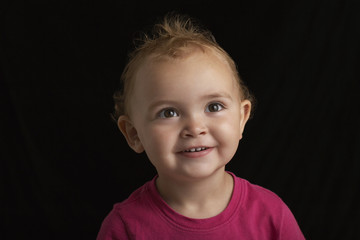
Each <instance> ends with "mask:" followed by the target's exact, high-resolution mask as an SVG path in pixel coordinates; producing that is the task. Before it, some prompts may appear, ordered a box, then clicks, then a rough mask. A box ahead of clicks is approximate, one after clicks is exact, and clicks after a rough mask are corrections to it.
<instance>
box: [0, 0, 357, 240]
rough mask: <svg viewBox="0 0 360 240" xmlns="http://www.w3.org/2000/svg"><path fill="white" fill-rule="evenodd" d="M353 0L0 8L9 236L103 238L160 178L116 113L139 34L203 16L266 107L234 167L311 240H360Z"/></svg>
mask: <svg viewBox="0 0 360 240" xmlns="http://www.w3.org/2000/svg"><path fill="white" fill-rule="evenodd" d="M356 2H357V1H355V0H353V1H346V0H337V1H336V0H330V1H325V0H323V1H317V0H315V1H265V0H263V1H238V5H237V6H235V5H234V3H232V4H227V3H225V2H223V1H221V2H217V3H216V4H211V3H209V2H208V1H198V2H196V3H194V2H191V1H188V2H187V1H182V2H179V3H167V4H165V5H164V4H160V3H154V2H150V1H149V3H148V4H144V3H141V4H140V3H135V2H134V3H130V2H122V1H110V0H102V1H69V2H67V1H47V3H43V2H40V1H31V3H22V2H18V1H11V2H2V3H1V5H0V12H1V19H0V20H1V21H0V26H1V35H0V40H1V46H0V60H1V72H0V74H1V75H0V77H1V81H0V93H1V99H0V100H1V101H0V107H1V110H0V115H1V118H0V119H1V120H0V121H1V128H0V130H1V132H0V141H1V142H0V144H1V145H0V152H1V155H0V157H1V166H0V173H1V175H0V177H1V185H0V187H1V193H0V194H1V197H0V201H1V202H0V203H1V213H0V216H1V221H3V222H4V223H5V224H1V225H2V228H3V229H1V233H0V238H1V239H29V238H32V239H95V237H96V234H97V232H98V230H99V228H100V224H101V222H102V220H103V219H104V217H105V216H106V214H107V213H108V212H109V211H110V210H111V208H112V205H113V204H114V203H115V202H119V201H122V200H124V199H125V198H126V197H127V196H128V195H129V194H130V193H131V192H132V191H133V190H135V189H136V188H137V187H139V186H141V185H142V184H143V183H144V182H145V181H147V180H150V179H151V178H152V177H153V176H154V174H155V171H154V169H153V167H152V166H151V165H150V163H149V162H148V160H147V159H146V156H145V155H144V154H142V155H137V154H135V153H133V152H132V151H131V150H130V148H128V146H127V145H126V143H125V141H124V139H123V137H122V135H121V133H120V132H119V131H118V130H117V127H116V125H115V123H114V122H112V120H111V118H110V113H111V112H112V109H113V101H112V94H113V92H114V91H115V89H116V88H117V87H118V86H119V83H118V82H119V77H120V74H121V71H122V69H123V67H124V65H125V62H126V59H127V53H128V51H129V50H130V49H131V47H132V38H133V36H134V35H135V34H136V32H137V31H140V30H143V29H147V28H148V27H149V26H151V24H152V23H154V21H156V20H157V19H158V18H159V17H161V16H162V15H163V14H165V13H166V12H168V11H170V10H176V11H178V12H180V13H186V14H189V15H190V16H193V17H195V18H197V19H199V20H200V21H201V22H202V23H203V24H204V25H205V26H206V27H207V28H209V29H210V30H211V31H212V32H213V34H214V35H215V37H216V39H217V41H218V42H219V44H220V45H221V46H222V47H223V48H224V49H225V50H226V51H228V52H229V53H230V55H231V56H232V57H233V58H234V60H235V61H236V63H237V64H238V68H239V72H240V74H241V76H242V77H243V79H244V80H245V82H246V83H247V84H248V86H249V88H250V89H251V90H252V91H253V93H254V94H255V96H256V98H257V100H258V103H257V108H256V110H255V113H254V117H253V119H251V120H250V121H249V122H248V124H247V126H246V129H245V134H244V138H243V140H242V141H241V143H240V147H239V150H238V152H237V154H236V156H235V157H234V159H233V160H232V162H231V163H230V164H229V165H228V168H227V169H228V170H230V171H232V172H234V173H235V174H237V175H238V176H240V177H243V178H246V179H248V180H249V181H251V182H253V183H255V184H259V185H261V186H264V187H266V188H268V189H270V190H272V191H274V192H275V193H277V194H278V195H279V196H280V197H281V198H282V199H283V200H284V201H285V202H286V203H287V205H288V206H289V207H290V209H291V210H292V212H293V214H294V215H295V217H296V219H297V220H298V223H299V225H300V227H301V229H302V231H303V233H304V235H305V236H306V238H307V239H356V238H357V237H359V231H358V229H359V228H360V223H359V202H360V198H359V195H360V194H359V193H360V163H359V160H360V150H359V149H360V127H359V121H360V118H359V115H360V114H359V111H360V101H359V90H360V88H359V79H360V78H359V54H360V49H359V44H360V42H359V41H360V38H359V37H358V35H359V34H360V25H359V20H360V19H359V12H360V8H359V6H358V4H357V3H356Z"/></svg>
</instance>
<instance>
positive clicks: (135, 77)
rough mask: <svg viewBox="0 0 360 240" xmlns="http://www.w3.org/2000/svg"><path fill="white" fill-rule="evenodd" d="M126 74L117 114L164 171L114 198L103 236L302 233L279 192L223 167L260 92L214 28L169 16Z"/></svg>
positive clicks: (133, 142) (106, 239) (135, 144)
mask: <svg viewBox="0 0 360 240" xmlns="http://www.w3.org/2000/svg"><path fill="white" fill-rule="evenodd" d="M122 81H123V84H124V87H123V91H122V92H121V93H117V94H115V96H114V99H115V114H114V117H115V118H116V120H117V123H118V126H119V129H120V130H121V132H122V134H123V135H124V137H125V139H126V141H127V143H128V145H129V146H130V147H131V148H132V149H133V150H134V151H135V152H137V153H141V152H143V151H145V153H146V155H147V156H148V158H149V160H150V162H151V163H152V164H153V165H154V167H155V168H156V171H157V175H156V176H155V177H154V178H153V179H152V180H151V181H149V182H147V183H145V184H144V185H143V186H142V187H140V188H139V189H138V190H136V191H135V192H133V193H132V194H131V195H130V196H129V198H128V199H126V200H125V201H123V202H121V203H118V204H115V205H114V208H113V210H112V211H111V212H110V213H109V215H108V216H107V217H106V218H105V220H104V221H103V223H102V226H101V229H100V231H99V233H98V237H97V239H98V240H110V239H122V240H124V239H171V240H177V239H181V240H184V239H187V240H188V239H196V240H199V239H206V240H212V239H214V240H219V239H254V240H255V239H259V240H260V239H261V240H264V239H289V240H297V239H304V236H303V234H302V232H301V230H300V228H299V226H298V224H297V222H296V220H295V218H294V216H293V214H292V213H291V211H290V210H289V209H288V207H287V206H286V205H285V203H284V202H283V201H282V200H281V199H280V198H279V197H278V196H277V195H276V194H274V193H273V192H271V191H269V190H266V189H264V188H262V187H260V186H257V185H254V184H251V183H249V182H248V181H247V180H245V179H242V178H239V177H237V176H235V175H234V174H233V173H231V172H228V171H226V170H225V166H226V164H227V163H228V162H229V161H230V160H231V159H232V158H233V156H234V155H235V152H236V151H237V147H238V144H239V140H240V139H241V138H242V133H243V131H244V127H245V124H246V122H247V121H248V119H249V116H250V114H251V106H252V99H253V98H252V96H251V94H250V93H249V91H248V89H247V87H246V86H245V84H244V83H243V81H242V80H241V78H240V77H239V75H238V73H237V69H236V65H235V63H234V61H233V60H232V59H231V57H230V56H229V55H228V54H227V53H226V52H225V51H224V50H223V49H222V48H221V47H220V46H219V45H218V44H217V43H216V41H215V39H214V37H213V36H212V34H211V33H210V32H208V31H206V30H203V29H201V28H199V27H198V26H197V25H195V24H194V21H193V20H192V19H190V18H188V17H186V16H181V15H174V14H169V15H166V16H165V18H164V20H163V22H161V23H160V24H156V25H155V26H154V30H153V34H152V35H150V36H145V37H144V41H143V42H142V44H141V45H140V46H139V47H138V48H137V49H136V50H134V52H133V53H132V55H131V56H130V60H129V62H128V64H127V66H126V68H125V70H124V72H123V74H122Z"/></svg>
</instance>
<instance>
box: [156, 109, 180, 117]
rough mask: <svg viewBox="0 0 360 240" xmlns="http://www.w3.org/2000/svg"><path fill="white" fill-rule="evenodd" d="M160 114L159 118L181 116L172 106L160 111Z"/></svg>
mask: <svg viewBox="0 0 360 240" xmlns="http://www.w3.org/2000/svg"><path fill="white" fill-rule="evenodd" d="M158 115H159V118H172V117H178V116H179V114H178V113H177V112H176V110H175V109H172V108H167V109H164V110H162V111H160V113H159V114H158Z"/></svg>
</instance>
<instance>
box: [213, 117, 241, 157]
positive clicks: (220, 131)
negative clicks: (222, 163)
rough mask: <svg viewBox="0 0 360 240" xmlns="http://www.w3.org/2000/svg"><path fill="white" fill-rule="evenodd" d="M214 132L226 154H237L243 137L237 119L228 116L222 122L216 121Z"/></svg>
mask: <svg viewBox="0 0 360 240" xmlns="http://www.w3.org/2000/svg"><path fill="white" fill-rule="evenodd" d="M213 133H214V137H215V138H216V139H217V141H218V143H219V145H220V146H221V147H222V148H221V149H223V151H224V152H223V153H224V154H229V155H233V154H235V152H236V150H237V148H238V145H239V140H240V138H241V130H240V124H239V123H238V121H236V119H232V118H228V119H225V120H224V121H221V122H217V123H216V122H215V130H214V131H213Z"/></svg>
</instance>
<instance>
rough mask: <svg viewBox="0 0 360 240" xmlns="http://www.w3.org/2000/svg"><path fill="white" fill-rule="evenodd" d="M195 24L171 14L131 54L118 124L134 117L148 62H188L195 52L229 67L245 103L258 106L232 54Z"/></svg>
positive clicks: (118, 99)
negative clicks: (136, 90) (134, 100)
mask: <svg viewBox="0 0 360 240" xmlns="http://www.w3.org/2000/svg"><path fill="white" fill-rule="evenodd" d="M194 23H195V22H194V20H193V19H191V18H189V17H187V16H182V15H173V14H168V15H166V16H165V18H164V20H163V21H162V22H161V23H159V24H156V25H155V26H154V28H153V31H152V33H151V34H150V35H146V34H144V36H143V37H142V39H141V40H140V42H141V43H140V44H139V46H137V47H136V48H135V50H134V51H133V52H132V53H131V54H130V59H129V61H128V64H127V65H126V67H125V69H124V71H123V73H122V75H121V82H122V85H123V86H122V91H118V92H116V93H115V94H114V101H115V111H114V114H113V117H114V118H115V120H118V118H119V117H120V116H121V115H126V116H130V115H131V114H130V113H131V111H132V109H131V107H130V104H129V103H130V99H131V96H132V94H133V90H134V86H135V84H136V74H137V73H138V70H139V69H140V68H141V66H143V65H144V64H145V63H146V62H147V61H156V60H159V59H169V60H170V59H181V58H185V57H187V56H189V55H191V54H193V53H194V52H196V51H195V50H201V51H202V52H206V53H209V54H215V55H217V56H218V57H219V58H221V59H222V60H223V61H225V62H226V64H227V65H228V66H229V68H230V71H231V72H232V74H233V77H234V80H235V81H236V86H237V88H238V90H239V96H240V98H241V100H244V99H247V100H249V101H250V102H251V103H252V106H253V105H254V100H255V99H254V97H253V95H252V94H251V93H250V91H249V90H248V88H247V86H246V85H245V84H244V82H243V81H242V79H241V78H240V76H239V74H238V71H237V67H236V65H235V63H234V61H233V59H232V58H231V57H230V56H229V54H228V53H227V52H226V51H225V50H224V49H222V48H221V47H220V46H219V45H218V43H217V42H216V41H215V38H214V36H213V35H212V34H211V32H209V31H207V30H205V29H203V28H201V27H200V26H199V25H195V24H194Z"/></svg>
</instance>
